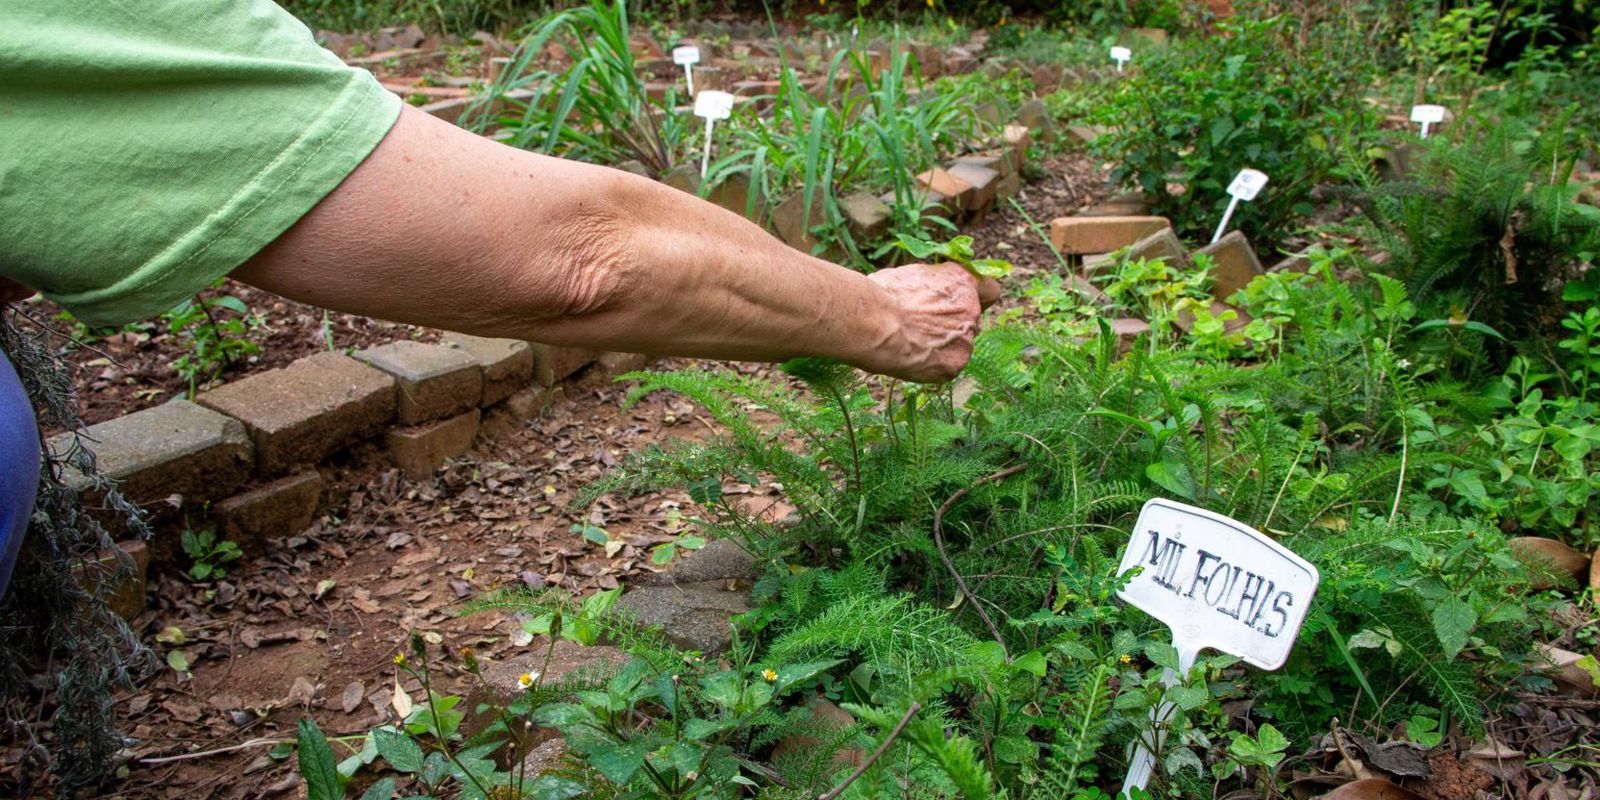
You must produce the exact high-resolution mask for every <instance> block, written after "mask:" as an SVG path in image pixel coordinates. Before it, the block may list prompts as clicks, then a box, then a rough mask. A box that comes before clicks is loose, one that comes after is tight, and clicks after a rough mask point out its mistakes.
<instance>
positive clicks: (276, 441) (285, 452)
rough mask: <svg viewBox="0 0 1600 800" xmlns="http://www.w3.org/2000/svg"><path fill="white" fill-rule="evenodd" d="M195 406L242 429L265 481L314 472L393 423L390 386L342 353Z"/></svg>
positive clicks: (206, 397) (386, 378)
mask: <svg viewBox="0 0 1600 800" xmlns="http://www.w3.org/2000/svg"><path fill="white" fill-rule="evenodd" d="M197 402H199V403H200V405H203V406H206V407H208V408H212V409H215V410H217V411H220V412H222V413H224V414H227V415H228V416H230V417H233V418H234V419H237V420H239V421H240V422H243V423H244V426H245V428H246V429H247V430H248V431H249V432H250V438H251V440H252V441H253V442H254V443H255V449H256V473H257V474H258V475H262V476H268V475H276V474H279V473H281V472H283V471H285V470H287V469H288V468H290V467H293V466H295V465H298V464H315V463H317V462H319V461H321V460H322V459H323V458H324V457H326V456H328V455H329V454H331V453H335V452H338V451H339V450H341V449H343V448H344V447H346V446H348V445H351V444H354V443H356V442H358V441H361V440H362V439H365V438H367V437H369V436H371V435H373V434H375V433H377V432H378V431H380V430H382V429H383V427H384V426H385V425H388V424H389V422H390V420H393V419H394V415H395V402H396V401H395V379H394V378H393V377H391V376H390V375H387V374H385V373H384V372H382V371H381V370H376V369H373V368H372V367H369V366H367V365H366V364H363V363H361V362H360V361H357V360H355V359H353V358H351V357H349V356H347V355H344V354H343V353H317V354H316V355H312V356H307V357H305V358H302V359H300V360H299V361H296V362H294V363H293V364H290V365H289V366H287V367H283V368H281V369H274V370H268V371H266V372H261V373H257V374H255V375H251V376H249V377H247V378H245V379H243V380H240V381H236V382H234V383H230V384H227V385H225V386H221V387H219V388H216V389H213V390H211V391H209V392H206V393H204V394H202V395H200V397H199V398H198V399H197ZM230 490H231V489H230Z"/></svg>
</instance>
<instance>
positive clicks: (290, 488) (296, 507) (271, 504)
mask: <svg viewBox="0 0 1600 800" xmlns="http://www.w3.org/2000/svg"><path fill="white" fill-rule="evenodd" d="M321 499H322V475H321V473H319V472H317V471H316V470H314V469H308V470H306V471H304V472H300V473H297V474H295V475H290V476H289V477H287V478H279V479H278V480H275V481H272V482H271V483H268V484H266V485H265V486H260V487H257V488H255V489H251V490H249V491H246V492H241V493H239V494H236V495H234V496H233V497H230V498H228V499H226V500H224V501H222V502H221V503H218V504H217V505H216V506H215V510H216V514H217V520H218V522H219V523H220V527H221V529H222V535H223V537H224V538H227V539H232V540H234V541H235V542H238V543H239V544H241V545H248V544H250V543H251V542H259V541H262V540H265V539H273V538H277V537H280V536H291V535H293V534H296V533H299V532H301V531H303V530H305V529H306V528H309V527H311V520H312V518H314V517H315V516H316V513H317V503H318V502H319V501H320V500H321Z"/></svg>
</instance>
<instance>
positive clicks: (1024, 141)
mask: <svg viewBox="0 0 1600 800" xmlns="http://www.w3.org/2000/svg"><path fill="white" fill-rule="evenodd" d="M1000 141H1001V143H1002V144H1003V145H1004V149H1005V154H1006V157H1007V158H1009V159H1011V169H1012V171H1014V172H1021V171H1022V165H1023V164H1026V163H1028V146H1029V145H1030V144H1032V142H1033V132H1032V130H1031V129H1029V128H1028V127H1027V126H1026V125H1007V126H1006V127H1005V130H1003V131H1001V132H1000Z"/></svg>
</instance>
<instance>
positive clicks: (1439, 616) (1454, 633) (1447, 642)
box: [1431, 596, 1478, 659]
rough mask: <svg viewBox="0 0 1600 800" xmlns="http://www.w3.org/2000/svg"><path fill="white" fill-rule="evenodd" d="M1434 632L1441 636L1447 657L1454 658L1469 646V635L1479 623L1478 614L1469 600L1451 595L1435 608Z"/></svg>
mask: <svg viewBox="0 0 1600 800" xmlns="http://www.w3.org/2000/svg"><path fill="white" fill-rule="evenodd" d="M1431 616H1432V619H1433V632H1434V633H1435V634H1436V635H1437V636H1438V637H1439V646H1441V647H1443V648H1444V655H1445V658H1446V659H1454V658H1455V657H1456V654H1458V653H1460V652H1461V648H1463V647H1466V646H1467V637H1468V636H1469V635H1470V634H1471V633H1472V629H1473V627H1474V626H1476V625H1477V624H1478V614H1477V612H1475V611H1473V610H1472V606H1470V605H1467V601H1465V600H1462V599H1461V598H1459V597H1455V596H1450V597H1446V598H1444V599H1442V600H1440V601H1439V605H1437V606H1435V607H1434V609H1433V614H1432V615H1431Z"/></svg>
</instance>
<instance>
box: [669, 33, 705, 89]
mask: <svg viewBox="0 0 1600 800" xmlns="http://www.w3.org/2000/svg"><path fill="white" fill-rule="evenodd" d="M672 63H674V64H678V65H680V66H682V67H683V79H684V81H685V82H687V83H688V84H689V96H690V97H694V65H696V64H698V63H700V48H698V47H695V46H694V45H692V44H686V45H684V46H682V47H674V48H672Z"/></svg>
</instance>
